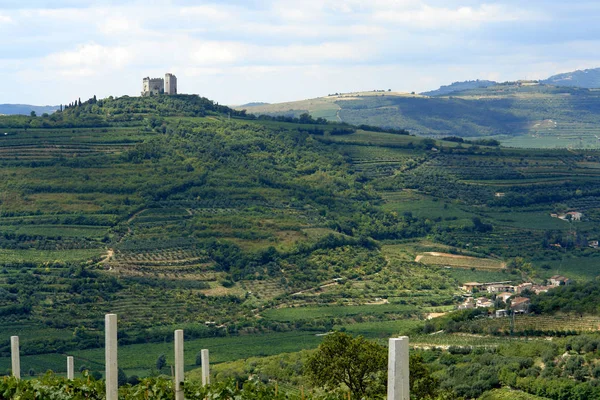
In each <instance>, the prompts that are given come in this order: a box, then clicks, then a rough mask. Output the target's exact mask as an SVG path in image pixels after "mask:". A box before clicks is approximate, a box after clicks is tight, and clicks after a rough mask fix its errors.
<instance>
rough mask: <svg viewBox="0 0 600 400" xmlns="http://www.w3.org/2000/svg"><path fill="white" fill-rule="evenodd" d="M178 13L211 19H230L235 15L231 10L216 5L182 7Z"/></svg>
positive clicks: (203, 19)
mask: <svg viewBox="0 0 600 400" xmlns="http://www.w3.org/2000/svg"><path fill="white" fill-rule="evenodd" d="M179 15H180V16H182V17H186V18H202V20H199V21H205V20H206V19H209V20H212V21H231V19H232V18H235V17H236V15H235V14H234V12H233V11H232V10H226V9H225V8H224V7H218V6H216V5H199V6H192V7H183V8H181V9H180V10H179Z"/></svg>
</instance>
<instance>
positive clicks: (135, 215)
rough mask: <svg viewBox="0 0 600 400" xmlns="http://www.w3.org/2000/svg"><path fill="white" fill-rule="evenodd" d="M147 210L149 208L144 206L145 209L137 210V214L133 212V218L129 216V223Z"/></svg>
mask: <svg viewBox="0 0 600 400" xmlns="http://www.w3.org/2000/svg"><path fill="white" fill-rule="evenodd" d="M146 210H147V208H144V209H143V210H140V211H138V212H136V213H135V214H133V215H132V216H131V218H129V219H128V220H127V223H128V224H130V223H131V222H132V221H133V220H134V219H136V218H137V217H138V215H140V214H141V213H143V212H144V211H146Z"/></svg>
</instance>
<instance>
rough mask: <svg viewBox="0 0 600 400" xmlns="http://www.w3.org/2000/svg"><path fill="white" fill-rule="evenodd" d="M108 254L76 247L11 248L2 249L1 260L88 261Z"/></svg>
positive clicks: (0, 251)
mask: <svg viewBox="0 0 600 400" xmlns="http://www.w3.org/2000/svg"><path fill="white" fill-rule="evenodd" d="M104 254H106V251H105V250H103V249H74V250H60V251H59V250H46V251H45V250H35V249H28V250H9V249H0V260H2V261H4V262H15V263H22V262H34V263H45V262H54V261H59V262H69V261H73V262H86V261H88V260H92V259H94V258H96V257H101V256H102V255H104Z"/></svg>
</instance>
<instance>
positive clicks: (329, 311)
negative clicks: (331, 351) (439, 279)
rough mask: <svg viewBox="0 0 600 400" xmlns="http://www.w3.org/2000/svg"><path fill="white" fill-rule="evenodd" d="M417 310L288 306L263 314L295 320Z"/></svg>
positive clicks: (392, 307) (373, 307) (410, 308)
mask: <svg viewBox="0 0 600 400" xmlns="http://www.w3.org/2000/svg"><path fill="white" fill-rule="evenodd" d="M415 311H417V309H416V308H415V307H410V306H402V305H396V304H381V305H364V306H323V307H295V308H290V307H286V308H278V309H271V310H267V311H265V312H263V313H262V315H263V316H264V317H265V318H267V319H271V320H273V321H281V322H294V321H300V320H312V319H321V318H345V317H352V316H358V315H360V316H367V315H384V314H395V313H400V314H402V313H407V312H415Z"/></svg>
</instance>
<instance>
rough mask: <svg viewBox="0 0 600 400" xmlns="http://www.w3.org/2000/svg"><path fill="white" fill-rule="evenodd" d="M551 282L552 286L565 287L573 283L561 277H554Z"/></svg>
mask: <svg viewBox="0 0 600 400" xmlns="http://www.w3.org/2000/svg"><path fill="white" fill-rule="evenodd" d="M549 282H550V285H551V286H565V285H568V284H569V283H571V280H570V279H569V278H565V277H564V276H561V275H554V276H553V277H551V278H550V279H549Z"/></svg>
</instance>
